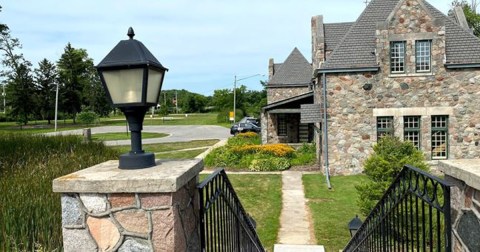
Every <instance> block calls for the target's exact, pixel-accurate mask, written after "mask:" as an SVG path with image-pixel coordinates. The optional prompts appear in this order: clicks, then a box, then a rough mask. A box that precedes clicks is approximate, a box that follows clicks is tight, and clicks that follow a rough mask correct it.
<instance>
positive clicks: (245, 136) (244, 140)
mask: <svg viewBox="0 0 480 252" xmlns="http://www.w3.org/2000/svg"><path fill="white" fill-rule="evenodd" d="M261 143H262V140H261V139H260V136H259V135H258V134H257V133H254V132H246V133H240V134H238V135H236V136H235V137H230V138H229V139H228V142H227V145H228V146H243V145H259V144H261Z"/></svg>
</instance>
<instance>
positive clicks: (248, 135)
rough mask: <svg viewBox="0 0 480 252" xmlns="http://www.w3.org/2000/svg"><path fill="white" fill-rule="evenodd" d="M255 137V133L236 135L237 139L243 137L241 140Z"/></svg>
mask: <svg viewBox="0 0 480 252" xmlns="http://www.w3.org/2000/svg"><path fill="white" fill-rule="evenodd" d="M256 136H257V133H255V132H250V131H249V132H244V133H239V134H238V135H237V137H243V138H252V137H256Z"/></svg>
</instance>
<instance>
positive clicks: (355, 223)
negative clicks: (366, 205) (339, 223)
mask: <svg viewBox="0 0 480 252" xmlns="http://www.w3.org/2000/svg"><path fill="white" fill-rule="evenodd" d="M362 224H363V222H362V220H360V218H358V215H355V218H353V219H352V220H351V221H350V222H349V223H348V229H349V230H350V235H351V236H352V237H354V236H355V234H356V233H357V231H358V229H360V227H361V226H362Z"/></svg>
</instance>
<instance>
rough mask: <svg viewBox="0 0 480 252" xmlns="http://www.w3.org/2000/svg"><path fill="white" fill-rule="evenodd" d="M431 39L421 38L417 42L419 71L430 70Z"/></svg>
mask: <svg viewBox="0 0 480 252" xmlns="http://www.w3.org/2000/svg"><path fill="white" fill-rule="evenodd" d="M431 44H432V42H431V41H430V40H419V41H416V42H415V70H416V71H417V72H430V65H431V64H430V60H431V56H430V47H431Z"/></svg>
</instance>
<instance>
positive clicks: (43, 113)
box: [35, 59, 57, 124]
mask: <svg viewBox="0 0 480 252" xmlns="http://www.w3.org/2000/svg"><path fill="white" fill-rule="evenodd" d="M35 86H36V100H37V101H36V104H37V109H36V110H37V111H38V114H39V115H40V117H41V118H42V119H43V120H48V124H50V121H51V120H52V119H53V115H54V114H55V94H56V86H57V69H56V67H55V64H53V63H52V62H50V61H48V60H47V59H43V60H42V61H40V63H38V68H37V69H35Z"/></svg>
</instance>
